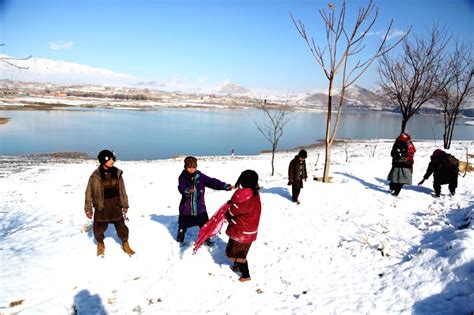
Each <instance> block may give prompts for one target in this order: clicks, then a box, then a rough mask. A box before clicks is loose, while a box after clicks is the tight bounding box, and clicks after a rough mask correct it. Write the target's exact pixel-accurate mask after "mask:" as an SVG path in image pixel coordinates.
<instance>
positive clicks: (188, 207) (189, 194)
mask: <svg viewBox="0 0 474 315" xmlns="http://www.w3.org/2000/svg"><path fill="white" fill-rule="evenodd" d="M178 182H179V183H178V190H179V192H180V193H181V201H180V203H179V221H178V236H177V241H178V243H179V244H180V245H182V244H183V242H184V237H185V234H186V230H187V228H190V227H193V226H199V228H201V227H202V226H203V225H204V224H205V223H206V222H207V220H209V216H208V214H207V211H206V203H205V200H204V193H205V191H206V187H209V188H212V189H215V190H231V189H232V188H234V187H233V186H232V185H230V184H226V183H224V182H221V181H220V180H218V179H216V178H211V177H208V176H206V175H205V174H203V173H201V172H200V171H198V170H197V159H196V158H195V157H193V156H188V157H187V158H185V159H184V170H183V171H182V172H181V175H179V178H178ZM206 244H207V245H212V243H211V242H210V240H207V241H206Z"/></svg>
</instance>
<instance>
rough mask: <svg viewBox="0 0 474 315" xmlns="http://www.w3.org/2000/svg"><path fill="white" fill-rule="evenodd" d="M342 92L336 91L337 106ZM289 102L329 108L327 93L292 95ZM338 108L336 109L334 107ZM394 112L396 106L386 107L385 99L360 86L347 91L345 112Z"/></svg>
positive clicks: (322, 108) (296, 104)
mask: <svg viewBox="0 0 474 315" xmlns="http://www.w3.org/2000/svg"><path fill="white" fill-rule="evenodd" d="M339 95H340V91H339V90H337V89H335V90H334V97H333V104H334V106H337V104H338V102H339ZM274 101H278V102H283V101H285V99H284V98H283V97H277V98H275V99H274ZM288 102H289V103H290V104H294V106H297V107H305V108H307V107H311V108H315V109H321V110H325V109H326V108H327V102H328V95H327V92H322V91H316V92H307V93H300V94H295V95H290V96H289V97H288ZM334 108H336V107H334ZM364 109H373V110H374V109H375V110H390V111H391V110H394V109H395V107H394V106H387V105H385V102H384V99H383V97H382V96H381V95H380V94H378V93H376V92H374V91H371V90H368V89H366V88H363V87H360V86H357V85H355V86H351V87H349V88H348V89H346V91H345V96H344V110H346V111H347V110H364Z"/></svg>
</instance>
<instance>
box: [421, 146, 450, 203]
mask: <svg viewBox="0 0 474 315" xmlns="http://www.w3.org/2000/svg"><path fill="white" fill-rule="evenodd" d="M430 159H431V161H430V163H429V164H428V168H427V169H426V173H425V175H424V176H423V179H422V180H421V181H420V182H419V183H418V185H423V183H424V182H425V180H427V179H428V178H429V177H430V176H431V174H433V189H434V191H435V196H436V197H439V196H440V194H441V185H445V184H448V188H449V192H450V193H451V195H453V196H454V194H455V193H456V188H457V187H458V174H459V160H458V159H456V158H455V157H454V156H452V155H450V154H448V153H446V152H444V151H443V150H440V149H436V150H434V152H433V154H432V155H431V158H430Z"/></svg>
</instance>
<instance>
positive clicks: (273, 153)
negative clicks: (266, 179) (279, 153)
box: [272, 147, 275, 176]
mask: <svg viewBox="0 0 474 315" xmlns="http://www.w3.org/2000/svg"><path fill="white" fill-rule="evenodd" d="M274 161H275V147H273V148H272V176H273V174H275V166H274V164H273V162H274Z"/></svg>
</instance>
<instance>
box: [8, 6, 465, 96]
mask: <svg viewBox="0 0 474 315" xmlns="http://www.w3.org/2000/svg"><path fill="white" fill-rule="evenodd" d="M347 2H348V12H349V17H354V16H355V15H356V12H357V8H358V7H359V6H360V5H364V4H366V3H367V2H366V1H358V0H349V1H347ZM327 3H328V1H303V0H302V1H299V0H273V1H270V0H268V1H265V0H253V1H251V0H243V1H233V0H221V1H218V0H202V1H197V0H195V1H193V0H188V1H181V0H168V1H165V0H162V1H158V0H148V1H144V0H136V1H130V0H124V1H119V0H81V1H79V0H0V42H1V43H5V44H6V45H5V46H3V47H0V53H3V54H7V55H10V56H17V57H23V56H28V55H32V56H33V57H38V58H49V59H53V60H63V61H70V62H75V63H80V64H85V65H89V66H92V67H100V68H105V69H109V70H112V71H115V72H120V73H126V74H130V75H134V76H137V77H139V78H140V79H142V80H144V81H148V80H155V81H160V82H161V81H167V80H170V79H172V78H180V79H181V80H187V81H189V82H197V83H207V84H217V83H219V82H226V81H229V82H233V83H237V84H241V85H244V86H246V87H253V88H269V89H286V90H288V91H305V90H310V89H315V88H323V87H324V86H326V85H327V84H326V81H325V78H324V77H323V74H322V71H321V69H320V68H319V66H318V65H317V64H316V63H315V62H314V60H313V59H312V56H311V54H310V53H309V51H308V49H307V48H306V46H305V44H304V42H303V40H302V39H301V37H300V36H299V35H298V33H297V31H296V29H295V27H294V25H293V23H292V21H291V19H290V16H289V12H291V13H292V14H293V15H294V16H295V17H296V18H297V19H300V20H301V21H302V22H303V23H305V25H306V26H307V28H308V31H309V32H310V33H311V34H312V35H313V37H314V38H315V40H316V42H317V43H319V40H322V42H321V44H324V29H323V25H322V22H321V18H320V16H319V14H318V13H317V10H318V9H320V8H327ZM334 3H335V5H336V7H337V6H338V5H339V4H340V1H334ZM375 4H376V6H377V7H378V8H379V13H380V14H379V18H378V20H377V23H376V25H375V26H374V28H373V30H374V31H383V30H384V29H385V28H386V27H387V26H388V23H389V22H390V19H392V18H393V19H394V26H393V27H394V29H395V30H400V31H403V30H406V29H408V27H409V26H410V25H411V26H412V27H413V32H414V33H416V34H423V33H426V32H427V29H428V28H429V27H430V26H432V25H433V24H434V23H438V24H439V25H441V26H443V27H445V28H446V29H447V30H449V31H451V32H452V33H453V34H454V36H456V37H459V38H460V39H462V40H465V41H470V42H474V36H473V35H472V30H473V29H474V22H473V20H474V1H473V0H391V1H388V0H384V1H376V2H375ZM371 37H372V38H370V41H372V42H373V41H374V40H378V39H377V36H371ZM370 47H371V46H370V43H369V45H368V49H367V50H366V51H364V53H365V52H368V51H369V49H370ZM370 51H371V50H370ZM361 58H363V55H361ZM375 70H376V67H375V66H373V67H372V68H371V69H370V71H368V72H367V74H366V75H365V76H364V77H363V78H362V79H361V80H360V81H359V82H358V84H359V85H362V86H365V87H369V88H370V87H373V86H374V85H375V83H376V81H377V79H378V76H377V75H376V71H375Z"/></svg>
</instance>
